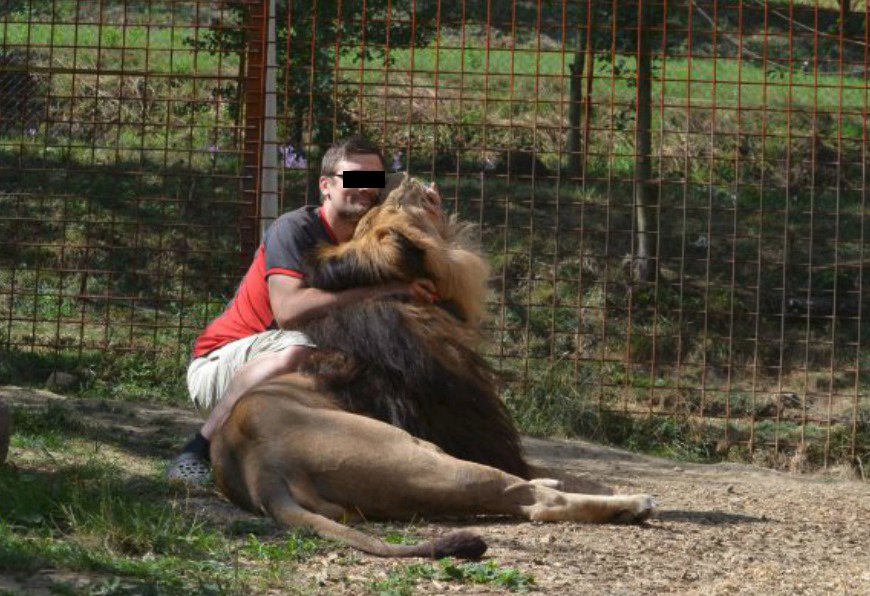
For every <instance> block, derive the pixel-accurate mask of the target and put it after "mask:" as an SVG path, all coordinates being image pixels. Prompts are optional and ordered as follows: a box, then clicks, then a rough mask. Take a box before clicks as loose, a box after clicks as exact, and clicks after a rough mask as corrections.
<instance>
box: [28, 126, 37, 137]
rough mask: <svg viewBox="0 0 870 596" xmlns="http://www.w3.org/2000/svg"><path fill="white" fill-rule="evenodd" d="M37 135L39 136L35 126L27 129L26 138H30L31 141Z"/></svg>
mask: <svg viewBox="0 0 870 596" xmlns="http://www.w3.org/2000/svg"><path fill="white" fill-rule="evenodd" d="M37 134H39V129H38V128H36V127H35V126H31V127H30V128H28V129H27V136H28V137H30V138H31V139H32V138H33V137H35V136H36V135H37Z"/></svg>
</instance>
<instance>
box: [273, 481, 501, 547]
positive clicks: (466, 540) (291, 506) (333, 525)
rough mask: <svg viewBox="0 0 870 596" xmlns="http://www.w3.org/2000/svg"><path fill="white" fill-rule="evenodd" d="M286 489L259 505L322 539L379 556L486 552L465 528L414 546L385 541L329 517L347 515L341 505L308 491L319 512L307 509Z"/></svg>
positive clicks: (287, 524) (280, 520)
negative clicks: (328, 539) (311, 531)
mask: <svg viewBox="0 0 870 596" xmlns="http://www.w3.org/2000/svg"><path fill="white" fill-rule="evenodd" d="M300 486H302V485H300ZM276 488H277V487H276ZM289 488H290V487H289V486H288V487H285V489H284V490H281V489H280V488H278V489H277V490H272V491H270V492H269V494H268V495H267V496H265V498H264V499H263V505H262V508H263V509H264V510H265V511H266V512H267V513H268V514H269V515H271V516H272V518H274V519H275V521H277V522H278V523H279V524H281V525H282V526H283V527H285V528H308V529H310V530H313V531H315V532H317V533H318V534H319V535H320V536H322V537H324V538H330V539H332V540H337V541H339V542H344V543H345V544H348V545H350V546H352V547H354V548H357V549H359V550H361V551H363V552H366V553H369V554H371V555H376V556H379V557H430V558H433V559H441V558H443V557H457V558H461V559H479V558H480V557H481V556H483V553H485V552H486V543H485V542H484V541H483V539H482V538H481V537H480V536H478V535H476V534H473V533H471V532H466V531H460V532H452V533H450V534H447V535H446V536H443V537H441V538H438V539H435V540H432V541H428V542H423V543H420V544H415V545H401V544H388V543H386V542H383V541H382V540H379V539H378V538H375V537H374V536H369V535H368V534H365V533H363V532H360V531H359V530H356V529H354V528H351V527H349V526H346V525H344V524H342V523H339V522H338V521H336V520H335V519H330V517H335V518H336V519H340V518H343V517H345V516H347V512H346V511H345V509H344V508H343V507H341V506H339V505H336V504H334V503H330V502H329V501H326V500H324V499H322V498H320V497H319V496H312V495H311V494H308V495H306V496H305V497H304V498H305V499H306V500H307V501H310V502H311V503H312V504H313V505H314V506H315V507H316V508H317V509H318V512H314V511H310V510H309V509H306V508H305V507H303V506H302V505H301V504H300V503H298V502H297V501H296V500H295V499H294V498H293V497H292V496H291V494H290V490H289ZM312 488H313V487H312ZM306 490H307V488H306V489H303V490H302V491H301V492H303V493H304V492H305V491H306ZM294 492H300V489H299V488H296V489H295V490H294Z"/></svg>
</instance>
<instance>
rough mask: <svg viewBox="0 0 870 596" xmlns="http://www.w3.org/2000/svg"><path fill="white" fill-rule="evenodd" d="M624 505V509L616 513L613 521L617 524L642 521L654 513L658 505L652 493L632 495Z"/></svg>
mask: <svg viewBox="0 0 870 596" xmlns="http://www.w3.org/2000/svg"><path fill="white" fill-rule="evenodd" d="M626 505H627V506H626V507H625V508H624V509H622V510H620V511H618V512H617V513H616V515H615V517H614V518H613V520H612V521H613V522H615V523H618V524H639V523H643V522H644V521H646V520H648V519H649V518H650V517H652V516H653V515H654V514H655V510H656V507H657V506H658V505H657V504H656V502H655V499H653V497H652V495H632V496H630V497H629V502H628V503H627V504H626Z"/></svg>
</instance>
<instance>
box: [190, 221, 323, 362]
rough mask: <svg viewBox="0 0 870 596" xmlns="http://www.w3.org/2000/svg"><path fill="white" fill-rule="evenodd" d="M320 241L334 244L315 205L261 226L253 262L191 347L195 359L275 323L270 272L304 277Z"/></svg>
mask: <svg viewBox="0 0 870 596" xmlns="http://www.w3.org/2000/svg"><path fill="white" fill-rule="evenodd" d="M323 243H329V244H338V242H337V240H336V239H335V234H334V233H333V231H332V229H331V228H330V227H329V224H328V223H327V222H326V220H325V219H324V218H323V213H322V211H321V208H320V206H317V205H307V206H305V207H301V208H299V209H296V210H295V211H291V212H289V213H285V214H284V215H282V216H281V217H279V218H278V219H276V220H275V222H274V223H273V224H272V225H271V226H269V229H268V230H266V235H265V237H264V239H263V244H261V245H260V247H259V248H258V249H257V254H256V256H255V257H254V262H253V263H251V266H250V268H249V269H248V272H247V273H246V274H245V277H244V278H243V279H242V283H241V284H239V289H238V290H236V295H235V297H234V298H233V300H232V302H230V304H229V305H228V306H227V309H226V310H225V311H224V313H223V314H222V315H220V316H219V317H218V318H216V319H215V320H214V321H212V322H211V323H210V324H209V326H208V327H206V329H205V331H203V332H202V335H200V336H199V338H198V339H197V340H196V343H195V344H194V346H193V356H194V358H199V357H201V356H205V355H206V354H209V353H210V352H213V351H214V350H217V349H218V348H220V347H223V346H225V345H227V344H228V343H230V342H234V341H236V340H238V339H242V338H243V337H249V336H251V335H254V334H256V333H261V332H263V331H266V330H267V329H271V328H274V327H275V316H274V315H273V314H272V307H271V305H270V304H269V284H268V279H269V276H270V275H289V276H291V277H297V278H303V277H305V274H304V273H303V263H304V260H305V257H306V255H307V254H308V253H310V252H311V251H312V250H313V249H315V248H316V247H317V246H319V245H320V244H323Z"/></svg>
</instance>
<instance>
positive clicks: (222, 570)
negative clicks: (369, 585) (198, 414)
mask: <svg viewBox="0 0 870 596" xmlns="http://www.w3.org/2000/svg"><path fill="white" fill-rule="evenodd" d="M13 426H14V428H15V433H14V434H13V438H12V450H13V454H14V462H15V466H14V467H13V466H10V465H6V466H0V573H2V574H3V575H4V576H5V577H7V578H10V579H13V580H15V581H18V582H24V583H22V585H23V586H24V585H31V586H33V585H34V584H28V583H27V582H28V581H33V577H34V574H35V573H36V572H37V571H42V572H43V576H44V577H45V578H47V579H45V580H40V581H45V582H47V583H48V585H46V586H45V588H47V589H50V590H53V591H61V592H65V593H67V592H68V593H77V594H78V593H98V592H99V591H100V590H107V591H108V592H111V593H137V594H138V593H148V594H175V593H190V592H196V593H214V594H224V593H251V592H257V593H261V592H266V591H269V590H275V589H279V588H281V587H282V586H287V585H290V584H292V583H294V582H298V579H297V578H296V568H297V566H298V565H300V564H304V563H306V562H308V561H311V560H312V559H313V558H316V557H319V556H321V555H322V554H324V553H325V552H327V551H333V550H335V549H336V548H337V547H336V545H334V544H332V543H330V542H328V541H325V540H322V539H319V538H317V537H315V536H313V535H311V534H308V533H306V532H302V531H299V532H281V531H278V530H276V528H275V525H274V523H273V522H271V521H270V520H264V519H261V518H254V517H247V518H242V519H238V520H236V521H226V520H224V519H221V520H220V521H216V520H215V519H213V518H210V517H208V516H207V515H205V516H204V514H203V507H202V505H201V501H202V498H203V497H205V496H208V493H206V492H205V491H202V492H201V493H196V492H194V493H192V494H191V493H188V492H186V491H185V490H183V489H181V488H179V487H177V486H173V485H169V484H167V483H166V482H164V481H163V480H162V469H163V462H164V461H165V460H164V456H165V453H166V449H167V447H166V446H165V445H163V444H162V442H161V441H157V440H154V437H152V439H151V441H149V442H150V447H147V448H146V449H145V450H144V451H142V450H141V449H140V447H139V446H137V445H136V444H134V443H128V442H125V440H124V439H123V437H120V438H119V437H113V438H112V440H111V441H110V440H109V438H108V437H106V429H104V428H102V427H97V426H95V425H94V424H93V422H92V421H91V417H90V416H86V415H85V414H83V413H80V412H79V411H77V410H76V409H75V408H73V407H70V406H69V405H67V404H65V403H60V402H53V401H49V402H48V403H47V404H45V405H43V406H39V407H37V406H20V405H19V406H15V405H13ZM101 437H102V438H101ZM114 439H118V440H114ZM209 498H211V497H210V496H209ZM46 574H47V575H46ZM297 587H298V590H299V591H300V592H305V591H306V588H305V586H304V585H298V586H297Z"/></svg>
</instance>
